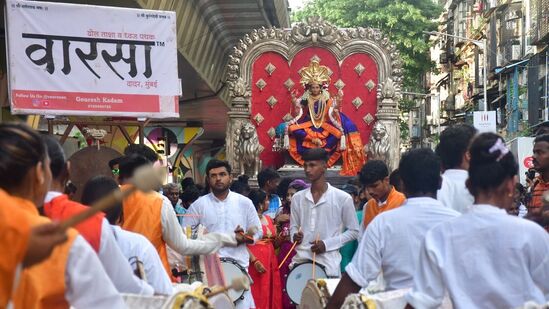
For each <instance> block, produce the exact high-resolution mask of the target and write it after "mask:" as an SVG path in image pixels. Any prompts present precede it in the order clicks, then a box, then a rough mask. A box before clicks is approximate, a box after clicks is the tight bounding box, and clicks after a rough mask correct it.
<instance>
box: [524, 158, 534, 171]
mask: <svg viewBox="0 0 549 309" xmlns="http://www.w3.org/2000/svg"><path fill="white" fill-rule="evenodd" d="M522 163H523V164H524V167H526V168H528V169H530V168H533V167H534V158H533V157H532V156H529V157H526V158H524V160H523V161H522Z"/></svg>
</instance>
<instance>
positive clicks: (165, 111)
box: [6, 0, 180, 118]
mask: <svg viewBox="0 0 549 309" xmlns="http://www.w3.org/2000/svg"><path fill="white" fill-rule="evenodd" d="M6 12H7V43H8V74H9V93H10V101H11V108H12V112H13V113H15V114H41V115H86V116H125V117H151V118H165V117H179V104H178V96H179V95H180V83H179V80H178V75H177V42H176V39H177V36H176V17H175V12H166V11H151V10H138V9H128V8H115V7H101V6H91V5H76V4H64V3H49V2H38V1H36V2H35V1H21V0H7V3H6Z"/></svg>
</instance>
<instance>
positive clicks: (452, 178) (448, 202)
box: [437, 169, 475, 213]
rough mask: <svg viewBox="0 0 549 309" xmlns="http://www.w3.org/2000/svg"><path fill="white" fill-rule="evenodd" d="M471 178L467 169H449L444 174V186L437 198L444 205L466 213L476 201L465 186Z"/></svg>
mask: <svg viewBox="0 0 549 309" xmlns="http://www.w3.org/2000/svg"><path fill="white" fill-rule="evenodd" d="M467 178H469V174H468V172H467V171H466V170H462V169H447V170H446V171H444V173H443V174H442V186H441V187H440V190H438V192H437V200H439V201H440V202H441V203H442V204H443V205H444V206H446V207H449V208H452V209H453V210H455V211H457V212H459V213H464V212H466V211H467V209H468V208H469V207H471V205H473V203H474V202H475V199H474V198H473V196H472V195H471V193H470V192H469V190H468V189H467V187H466V186H465V181H466V180H467Z"/></svg>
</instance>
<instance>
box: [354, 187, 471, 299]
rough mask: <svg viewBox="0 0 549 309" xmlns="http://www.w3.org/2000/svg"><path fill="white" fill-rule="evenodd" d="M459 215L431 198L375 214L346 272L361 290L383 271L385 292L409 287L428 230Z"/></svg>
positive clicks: (411, 199) (415, 199)
mask: <svg viewBox="0 0 549 309" xmlns="http://www.w3.org/2000/svg"><path fill="white" fill-rule="evenodd" d="M459 215H460V213H458V212H457V211H455V210H452V209H450V208H447V207H444V206H443V205H442V203H440V202H439V201H437V200H435V199H433V198H429V197H418V198H410V199H407V200H406V202H405V203H404V204H403V205H402V206H401V207H398V208H395V209H392V210H389V211H385V212H383V213H381V214H379V215H377V216H376V217H375V218H374V220H372V222H370V224H368V228H367V229H366V231H365V233H364V235H363V237H362V239H361V241H360V244H359V245H358V249H357V251H356V253H355V255H354V256H353V260H352V261H351V263H349V265H347V267H346V268H345V271H346V272H347V274H348V275H349V276H350V277H351V279H352V280H353V281H354V282H355V283H356V284H358V285H360V286H361V287H367V286H368V283H369V282H370V281H372V280H374V279H376V278H377V277H378V275H379V273H380V272H381V271H383V278H384V280H385V283H386V289H387V290H396V289H404V288H409V287H411V286H412V285H413V275H414V271H415V269H416V264H417V260H418V258H419V249H420V247H421V243H422V242H423V239H424V237H425V234H426V233H427V231H428V230H430V229H431V228H432V227H434V226H436V225H437V224H439V223H441V222H444V221H447V220H450V219H453V218H455V217H457V216H459Z"/></svg>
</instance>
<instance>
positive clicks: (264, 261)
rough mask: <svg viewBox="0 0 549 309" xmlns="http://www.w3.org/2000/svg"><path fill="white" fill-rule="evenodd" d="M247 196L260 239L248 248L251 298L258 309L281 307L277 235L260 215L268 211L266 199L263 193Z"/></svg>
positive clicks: (267, 218) (259, 191) (268, 219)
mask: <svg viewBox="0 0 549 309" xmlns="http://www.w3.org/2000/svg"><path fill="white" fill-rule="evenodd" d="M248 197H249V198H250V199H251V200H252V202H253V204H254V206H255V209H256V210H257V214H258V215H259V220H260V221H261V227H262V229H263V238H262V239H261V240H258V241H257V242H256V243H255V244H254V245H249V246H248V250H249V251H250V268H249V270H248V272H249V274H250V277H252V280H253V284H252V295H253V297H254V301H255V307H256V308H257V309H279V308H282V284H281V283H280V274H279V272H278V262H277V258H276V254H275V248H274V245H273V241H274V238H275V236H276V228H275V225H274V224H273V221H272V220H271V218H269V216H263V212H264V211H266V210H267V209H269V196H268V195H267V193H265V191H262V190H252V191H251V192H250V194H249V195H248Z"/></svg>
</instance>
